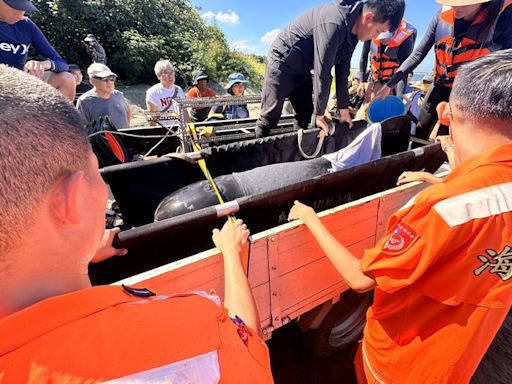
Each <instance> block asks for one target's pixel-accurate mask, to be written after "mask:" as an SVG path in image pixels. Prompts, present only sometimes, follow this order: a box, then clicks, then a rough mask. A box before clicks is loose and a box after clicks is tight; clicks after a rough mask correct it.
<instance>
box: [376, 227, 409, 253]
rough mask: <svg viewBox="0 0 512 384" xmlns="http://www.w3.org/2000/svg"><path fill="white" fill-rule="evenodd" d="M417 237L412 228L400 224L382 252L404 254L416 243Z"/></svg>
mask: <svg viewBox="0 0 512 384" xmlns="http://www.w3.org/2000/svg"><path fill="white" fill-rule="evenodd" d="M417 237H418V235H417V234H416V232H414V230H413V229H412V228H411V227H409V226H408V225H407V224H404V223H402V222H399V223H398V224H397V225H396V228H395V230H394V231H393V233H392V234H391V236H390V237H389V239H388V241H386V244H384V247H383V248H382V250H383V251H384V252H391V253H397V252H403V251H405V250H406V249H408V248H409V247H410V246H411V245H412V243H414V241H415V240H416V238H417Z"/></svg>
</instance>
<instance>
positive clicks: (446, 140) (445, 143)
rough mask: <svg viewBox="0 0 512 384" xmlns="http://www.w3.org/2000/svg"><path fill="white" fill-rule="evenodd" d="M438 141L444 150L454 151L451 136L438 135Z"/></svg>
mask: <svg viewBox="0 0 512 384" xmlns="http://www.w3.org/2000/svg"><path fill="white" fill-rule="evenodd" d="M436 143H439V144H441V148H442V149H443V151H444V152H448V151H452V150H453V148H455V146H454V145H453V142H452V138H451V137H450V136H437V137H436Z"/></svg>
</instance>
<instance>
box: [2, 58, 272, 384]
mask: <svg viewBox="0 0 512 384" xmlns="http://www.w3.org/2000/svg"><path fill="white" fill-rule="evenodd" d="M0 132H1V134H0V153H2V156H0V211H1V212H2V214H1V215H0V265H1V268H0V289H1V290H2V292H3V295H2V296H1V297H0V378H1V381H2V383H28V382H32V383H49V382H52V383H63V382H80V383H85V382H87V383H97V382H106V381H111V380H113V381H111V382H116V383H135V382H159V383H161V382H176V381H179V382H194V383H197V382H208V383H218V382H221V383H222V382H224V383H263V384H265V383H271V382H272V375H271V372H270V367H269V358H268V350H267V348H266V346H265V344H264V343H263V341H262V340H261V339H260V338H259V337H258V336H257V335H256V333H260V332H261V329H260V325H259V324H260V323H259V319H258V312H257V309H256V306H255V303H254V298H253V297H252V294H251V288H250V285H249V283H248V281H247V278H246V276H245V274H244V271H243V267H242V262H241V259H240V256H241V248H242V247H243V246H244V243H245V242H246V241H247V236H248V234H249V231H248V230H247V228H246V226H245V225H244V224H243V223H241V221H238V222H236V223H231V222H229V223H227V224H226V225H225V226H224V228H223V229H222V230H221V231H218V230H215V231H214V233H213V240H214V242H215V244H216V245H217V246H218V248H219V249H220V250H221V251H222V252H223V257H224V267H225V273H224V276H225V280H226V286H225V302H226V305H229V315H228V310H226V308H225V307H224V306H223V305H222V303H221V302H220V300H219V298H218V297H214V296H209V295H207V294H206V293H188V294H180V295H175V296H164V295H158V296H155V293H153V292H151V291H149V290H147V289H133V288H129V287H121V286H104V287H91V282H90V280H89V276H88V265H89V262H90V261H91V260H93V259H94V260H100V259H101V258H102V255H101V252H100V250H101V249H100V247H99V245H101V242H102V241H103V239H104V238H103V236H104V235H103V234H104V229H105V204H106V199H107V188H106V185H105V184H104V182H103V180H102V178H101V176H100V174H99V171H98V163H97V160H96V158H95V156H94V154H93V152H92V150H91V147H90V144H89V141H88V138H87V132H86V131H85V129H84V127H83V124H82V121H81V119H80V116H79V115H78V113H77V112H76V110H75V109H74V108H73V107H72V106H71V105H70V104H69V103H68V102H66V101H65V100H64V99H63V98H62V97H61V96H60V95H59V94H58V93H57V92H56V91H55V90H53V89H52V88H51V87H49V86H48V85H45V84H44V83H42V82H41V81H39V80H37V79H34V78H32V77H30V76H28V75H26V74H23V73H22V72H20V71H18V70H15V69H12V68H8V67H6V66H0ZM13 138H15V140H13ZM111 241H112V239H111V238H110V244H111ZM107 245H108V244H107ZM102 248H104V247H102ZM237 316H240V318H241V319H243V320H244V321H245V322H246V324H247V326H246V325H245V324H244V323H243V321H242V320H240V319H239V318H238V317H237ZM231 317H232V318H233V319H234V320H232V319H231ZM251 328H252V329H251Z"/></svg>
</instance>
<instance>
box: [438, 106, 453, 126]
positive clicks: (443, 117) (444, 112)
mask: <svg viewBox="0 0 512 384" xmlns="http://www.w3.org/2000/svg"><path fill="white" fill-rule="evenodd" d="M436 110H437V117H438V119H439V122H440V123H441V124H443V125H446V126H447V127H449V126H450V114H451V112H450V106H449V104H448V103H447V102H446V101H442V102H441V103H439V104H438V105H437V107H436Z"/></svg>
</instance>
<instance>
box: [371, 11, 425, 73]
mask: <svg viewBox="0 0 512 384" xmlns="http://www.w3.org/2000/svg"><path fill="white" fill-rule="evenodd" d="M413 34H416V29H415V28H414V27H413V26H412V25H411V24H409V23H408V22H406V21H405V20H402V23H401V24H400V27H398V30H397V31H396V33H395V35H394V36H393V39H392V40H391V42H390V43H389V44H388V45H387V47H386V49H384V52H381V51H382V46H383V45H382V43H381V42H380V41H379V40H377V39H373V40H372V42H371V45H370V62H371V74H372V79H373V80H374V81H388V80H389V79H390V78H391V77H392V76H393V75H394V74H395V72H396V70H397V69H398V68H399V67H400V64H401V63H400V62H399V60H398V50H399V49H400V46H401V45H402V44H403V42H404V41H405V40H407V39H408V38H409V37H411V36H412V35H413Z"/></svg>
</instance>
